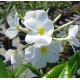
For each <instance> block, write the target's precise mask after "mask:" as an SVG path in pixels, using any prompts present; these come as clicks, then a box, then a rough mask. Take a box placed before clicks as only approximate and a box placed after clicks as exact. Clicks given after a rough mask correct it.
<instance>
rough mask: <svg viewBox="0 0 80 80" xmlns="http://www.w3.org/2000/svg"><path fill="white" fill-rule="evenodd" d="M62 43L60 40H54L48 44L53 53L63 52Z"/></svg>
mask: <svg viewBox="0 0 80 80" xmlns="http://www.w3.org/2000/svg"><path fill="white" fill-rule="evenodd" d="M61 47H62V46H61V43H60V42H59V41H53V42H52V43H51V44H50V45H48V50H49V51H48V52H51V53H53V54H54V53H59V52H61Z"/></svg>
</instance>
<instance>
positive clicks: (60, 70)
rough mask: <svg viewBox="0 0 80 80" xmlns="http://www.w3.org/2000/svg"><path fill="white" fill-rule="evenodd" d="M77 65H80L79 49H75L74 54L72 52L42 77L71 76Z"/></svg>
mask: <svg viewBox="0 0 80 80" xmlns="http://www.w3.org/2000/svg"><path fill="white" fill-rule="evenodd" d="M79 67H80V51H77V52H76V54H74V55H73V56H72V57H71V58H70V59H69V60H68V61H67V62H66V63H64V64H60V65H58V66H56V67H54V68H52V69H51V70H50V71H49V72H48V73H47V74H45V75H44V76H43V77H46V78H58V77H60V78H63V77H73V76H74V74H75V73H76V71H77V70H78V68H79ZM65 73H66V74H65Z"/></svg>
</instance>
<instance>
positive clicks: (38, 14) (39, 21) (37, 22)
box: [24, 10, 54, 45]
mask: <svg viewBox="0 0 80 80" xmlns="http://www.w3.org/2000/svg"><path fill="white" fill-rule="evenodd" d="M26 17H27V16H26ZM24 25H25V26H26V27H27V28H29V29H30V30H32V31H31V32H29V33H28V34H27V36H26V38H25V41H26V42H27V43H28V44H32V43H35V42H36V43H39V44H41V45H42V44H43V45H44V44H45V45H46V44H50V43H51V42H52V37H51V34H52V32H53V30H54V26H53V22H52V21H51V20H50V19H48V15H47V13H46V12H45V11H44V10H37V11H35V16H34V17H32V18H29V19H26V20H25V21H24Z"/></svg>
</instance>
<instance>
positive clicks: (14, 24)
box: [5, 12, 20, 39]
mask: <svg viewBox="0 0 80 80" xmlns="http://www.w3.org/2000/svg"><path fill="white" fill-rule="evenodd" d="M7 22H8V24H9V26H10V28H8V29H7V30H6V32H5V35H6V36H7V37H9V38H10V39H13V38H14V37H16V36H17V34H18V32H19V31H20V25H19V18H18V13H17V12H16V13H15V16H14V17H12V16H10V15H9V16H8V18H7Z"/></svg>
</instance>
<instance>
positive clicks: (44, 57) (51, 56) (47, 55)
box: [25, 41, 61, 68]
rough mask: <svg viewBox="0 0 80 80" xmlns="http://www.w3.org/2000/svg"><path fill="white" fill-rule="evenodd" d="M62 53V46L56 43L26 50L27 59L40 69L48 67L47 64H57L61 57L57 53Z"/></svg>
mask: <svg viewBox="0 0 80 80" xmlns="http://www.w3.org/2000/svg"><path fill="white" fill-rule="evenodd" d="M59 52H61V44H60V42H58V41H54V42H52V43H51V44H49V45H47V46H46V45H42V46H38V47H36V46H35V45H32V46H30V47H28V48H26V49H25V59H26V61H27V62H31V63H33V64H35V65H36V66H38V67H39V68H43V67H46V65H47V62H49V63H55V62H57V61H58V59H59V56H58V55H57V54H56V53H59Z"/></svg>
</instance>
